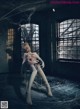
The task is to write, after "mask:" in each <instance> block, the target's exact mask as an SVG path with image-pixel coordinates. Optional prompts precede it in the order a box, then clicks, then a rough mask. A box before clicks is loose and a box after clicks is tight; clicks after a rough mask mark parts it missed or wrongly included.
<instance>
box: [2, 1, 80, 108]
mask: <svg viewBox="0 0 80 109" xmlns="http://www.w3.org/2000/svg"><path fill="white" fill-rule="evenodd" d="M53 1H56V0H53ZM79 11H80V4H56V3H55V4H52V3H51V0H6V1H5V0H0V101H8V104H9V109H30V108H32V109H35V108H36V109H80V83H79V82H80V13H79ZM25 41H27V42H28V43H29V44H30V46H31V48H32V50H33V51H35V52H37V53H38V54H39V55H40V57H41V58H42V59H43V60H44V62H45V68H44V72H45V74H46V76H47V78H48V80H49V83H50V85H51V88H52V91H53V97H52V98H48V97H46V95H45V94H44V93H43V92H39V91H35V90H33V91H32V96H33V105H32V106H28V104H27V103H26V101H25V98H26V94H24V93H25V87H24V85H22V76H21V63H22V55H23V50H22V44H23V43H24V42H25ZM40 81H41V80H40ZM41 82H42V81H41ZM21 88H22V89H23V90H22V89H21ZM21 94H22V95H21ZM24 96H25V97H24Z"/></svg>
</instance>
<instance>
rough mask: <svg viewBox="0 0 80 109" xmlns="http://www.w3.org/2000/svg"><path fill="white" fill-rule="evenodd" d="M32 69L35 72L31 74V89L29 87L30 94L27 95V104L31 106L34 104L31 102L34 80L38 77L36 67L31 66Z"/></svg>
mask: <svg viewBox="0 0 80 109" xmlns="http://www.w3.org/2000/svg"><path fill="white" fill-rule="evenodd" d="M31 67H32V70H33V72H32V74H31V77H30V80H29V87H28V93H27V103H28V104H30V105H31V104H32V100H31V87H32V84H33V82H34V79H35V77H36V75H37V70H36V68H35V66H34V65H31Z"/></svg>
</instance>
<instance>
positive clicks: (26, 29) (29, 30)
mask: <svg viewBox="0 0 80 109" xmlns="http://www.w3.org/2000/svg"><path fill="white" fill-rule="evenodd" d="M24 42H28V43H29V44H30V46H31V48H32V50H33V51H36V52H37V53H39V25H37V24H25V25H22V26H21V43H24Z"/></svg>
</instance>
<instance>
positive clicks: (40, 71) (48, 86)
mask: <svg viewBox="0 0 80 109" xmlns="http://www.w3.org/2000/svg"><path fill="white" fill-rule="evenodd" d="M37 68H38V72H39V74H40V76H41V77H42V79H43V80H44V82H45V85H46V87H47V91H48V95H49V96H52V92H51V88H50V85H49V83H48V80H47V78H46V75H45V74H44V72H43V70H42V69H41V67H40V65H37Z"/></svg>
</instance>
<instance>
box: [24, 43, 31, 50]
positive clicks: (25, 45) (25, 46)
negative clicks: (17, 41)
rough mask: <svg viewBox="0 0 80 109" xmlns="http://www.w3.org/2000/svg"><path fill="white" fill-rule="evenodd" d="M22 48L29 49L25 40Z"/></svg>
mask: <svg viewBox="0 0 80 109" xmlns="http://www.w3.org/2000/svg"><path fill="white" fill-rule="evenodd" d="M23 48H25V49H26V48H28V49H29V51H31V48H30V45H29V44H28V43H27V42H25V43H23Z"/></svg>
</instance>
